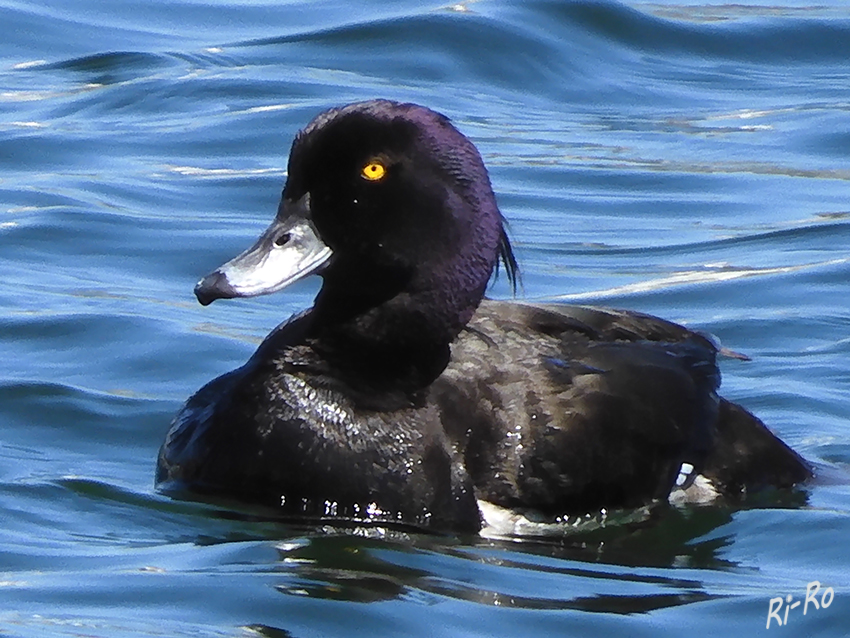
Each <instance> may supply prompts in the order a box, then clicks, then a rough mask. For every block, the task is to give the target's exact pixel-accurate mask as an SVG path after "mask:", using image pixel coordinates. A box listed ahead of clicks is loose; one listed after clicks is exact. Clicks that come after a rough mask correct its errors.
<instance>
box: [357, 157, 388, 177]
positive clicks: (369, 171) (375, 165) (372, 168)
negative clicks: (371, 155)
mask: <svg viewBox="0 0 850 638" xmlns="http://www.w3.org/2000/svg"><path fill="white" fill-rule="evenodd" d="M360 174H361V175H362V176H363V177H364V178H365V179H368V180H369V181H370V182H376V181H378V180H379V179H381V178H382V177H383V176H384V175H386V174H387V169H386V167H385V166H384V165H383V164H381V162H369V163H368V164H366V166H364V167H363V170H362V171H360Z"/></svg>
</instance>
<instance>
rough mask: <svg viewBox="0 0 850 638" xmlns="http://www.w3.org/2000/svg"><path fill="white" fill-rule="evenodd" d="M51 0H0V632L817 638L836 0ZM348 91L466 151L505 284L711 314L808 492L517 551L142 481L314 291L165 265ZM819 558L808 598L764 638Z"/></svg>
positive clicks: (220, 220) (269, 206) (845, 451)
mask: <svg viewBox="0 0 850 638" xmlns="http://www.w3.org/2000/svg"><path fill="white" fill-rule="evenodd" d="M50 4H51V5H53V6H51V7H49V8H48V7H45V6H42V3H31V2H22V1H14V0H13V1H7V2H3V3H0V23H2V24H3V25H4V27H3V38H2V41H0V54H2V60H0V358H2V361H3V365H2V368H0V423H2V430H0V432H2V433H0V512H1V513H2V520H3V525H2V529H0V569H2V571H3V573H2V575H0V635H3V636H26V637H30V636H39V637H41V636H49V637H52V636H98V637H99V636H109V637H112V636H162V635H167V636H178V635H191V636H199V635H200V636H251V635H262V636H269V637H272V636H274V637H281V636H293V637H299V638H300V637H307V636H321V635H337V636H346V637H349V636H351V637H353V636H374V635H381V636H384V635H388V636H392V635H398V636H441V635H444V636H453V637H456V636H545V635H552V636H566V635H610V636H650V635H651V636H658V635H671V636H713V635H718V636H725V635H729V632H730V631H732V632H733V633H736V634H738V633H739V634H741V635H747V636H757V635H780V634H782V635H786V636H792V635H793V636H804V635H805V636H815V635H817V636H844V635H848V629H847V626H848V619H850V575H848V574H850V570H849V569H848V567H850V549H848V545H847V538H848V534H850V480H848V476H849V475H848V466H850V444H848V427H847V414H848V407H850V398H848V393H847V385H848V381H850V357H848V354H850V286H848V275H850V254H848V249H850V205H848V201H849V200H850V181H849V180H850V114H848V111H850V92H848V86H850V66H848V63H847V60H848V59H850V9H848V8H847V7H846V5H845V3H844V2H842V1H840V0H833V1H831V2H828V1H826V0H819V1H818V2H817V3H816V4H817V6H816V7H811V6H807V0H800V2H799V3H797V4H793V5H791V4H789V5H787V6H786V5H781V6H777V3H776V2H775V0H771V1H768V0H758V1H756V0H747V1H746V3H745V4H735V5H729V4H724V3H719V2H710V1H706V2H702V3H700V2H698V1H695V2H688V1H687V0H685V1H683V2H681V3H677V4H670V3H665V2H654V3H639V2H626V3H613V2H603V3H597V2H524V3H511V2H507V1H505V0H502V1H499V0H492V1H481V2H469V3H465V4H461V5H457V6H454V7H450V6H441V5H439V4H423V3H418V2H397V3H377V2H367V3H357V4H351V3H347V2H346V3H343V2H327V3H323V4H321V5H318V4H314V3H304V2H280V1H279V0H276V1H274V2H271V1H264V0H256V1H248V0H243V1H242V2H241V3H240V2H231V3H223V2H212V1H211V0H210V1H209V2H201V1H199V0H169V1H163V2H157V3H147V2H129V1H128V2H123V3H97V2H92V1H91V0H64V1H63V2H58V3H50ZM379 96H380V97H388V98H394V99H401V100H411V101H415V102H419V103H422V104H426V105H428V106H431V107H433V108H435V109H437V110H440V111H442V112H444V113H446V114H447V115H449V116H450V117H452V118H453V119H454V121H455V122H456V124H457V125H458V126H459V127H460V128H461V129H462V130H463V131H464V132H466V133H467V134H468V135H470V136H471V137H472V139H473V140H474V141H475V142H476V144H477V145H478V146H479V148H480V149H481V151H482V153H483V154H484V157H485V161H486V162H487V163H488V165H489V167H490V169H491V173H492V178H493V182H494V184H495V188H496V191H497V193H498V195H499V201H500V204H501V206H502V209H503V211H504V213H505V214H506V215H507V217H508V218H509V219H510V222H511V230H512V235H513V238H514V241H515V244H516V247H517V252H518V256H519V259H520V261H521V264H522V267H523V284H524V292H523V294H524V296H525V297H526V298H529V299H537V298H547V299H551V298H556V297H558V298H564V299H567V300H577V301H581V302H583V303H584V302H592V303H601V304H607V305H613V306H619V307H626V308H632V309H636V310H641V311H646V312H651V313H656V314H659V315H662V316H664V317H666V318H670V319H673V320H676V321H681V322H684V323H686V324H688V325H690V326H694V327H696V328H700V329H703V330H708V331H711V332H713V333H714V334H716V335H717V336H718V337H719V338H720V339H721V340H722V341H723V343H724V344H725V345H726V346H728V347H730V348H732V349H735V350H738V351H742V352H745V353H746V354H748V355H750V356H751V357H752V361H750V362H743V361H736V360H727V361H725V362H724V363H723V371H724V389H725V395H726V396H728V397H729V398H731V399H734V400H737V401H740V402H742V403H743V404H744V405H746V406H747V407H748V408H750V409H752V410H753V411H755V412H756V413H757V414H759V415H760V416H761V417H762V418H763V419H764V420H765V421H766V422H767V423H768V424H769V425H770V426H771V427H772V428H773V429H774V430H775V431H777V432H778V433H779V434H781V435H782V437H783V438H784V439H785V440H786V441H788V442H789V443H790V444H791V445H793V446H794V447H795V448H796V449H797V450H799V451H800V452H801V453H802V454H804V455H805V456H806V457H807V458H809V459H810V460H812V461H813V462H816V463H817V464H818V465H819V467H820V468H821V470H820V474H821V478H820V480H819V481H818V482H816V483H815V484H814V485H812V486H811V487H810V488H808V489H807V490H806V491H805V492H803V493H802V494H799V495H795V496H791V497H785V498H779V499H777V498H769V497H766V498H764V499H761V500H755V501H753V502H750V503H748V505H747V507H746V508H744V509H741V510H734V509H729V508H727V507H708V508H695V509H691V510H684V511H673V512H668V513H664V514H663V515H660V516H658V517H657V518H656V519H653V520H650V521H648V522H646V523H643V524H639V525H609V526H607V527H605V528H603V529H599V530H595V531H593V530H590V531H584V532H578V533H575V534H572V535H568V536H566V537H565V538H563V539H560V540H558V541H548V542H534V541H524V542H509V541H505V542H497V541H485V540H480V539H475V538H467V537H464V538H451V537H449V538H445V537H432V536H427V535H407V536H405V535H403V534H390V535H381V534H380V533H379V532H376V531H373V533H372V534H371V535H362V534H361V535H357V534H352V533H346V532H344V531H339V530H337V531H333V530H321V529H314V528H313V529H311V528H305V527H296V526H286V525H281V524H278V523H270V522H267V521H261V520H259V521H258V520H252V519H251V518H250V517H245V516H244V515H238V514H236V513H232V512H225V511H222V510H220V509H218V508H215V507H212V506H207V505H203V504H195V503H181V502H175V501H171V500H169V499H167V498H164V497H162V496H160V495H158V494H156V493H155V492H154V491H153V485H152V483H153V471H154V464H155V457H156V452H157V449H158V446H159V444H160V442H161V441H162V438H163V436H164V434H165V431H166V429H167V427H168V423H169V420H170V418H171V416H172V415H173V414H174V413H175V412H176V410H177V409H178V407H179V406H180V404H181V402H182V401H183V400H184V399H185V398H186V397H188V396H189V395H190V394H191V393H192V392H194V391H195V390H196V389H197V388H199V387H200V386H201V385H202V384H203V383H205V382H206V381H208V380H209V379H211V378H213V377H214V376H217V375H219V374H221V373H223V372H225V371H227V370H229V369H232V368H234V367H236V366H237V365H239V364H241V363H242V362H243V361H244V360H245V359H246V358H247V357H248V355H249V354H250V353H251V352H252V350H253V348H254V347H255V346H256V344H257V343H258V342H259V340H260V339H261V338H262V337H263V336H264V335H265V334H266V333H267V332H268V331H269V330H270V329H271V328H272V327H273V326H274V325H276V324H277V323H278V322H279V321H281V320H282V319H284V318H285V317H287V316H288V315H289V314H290V313H292V312H294V311H296V310H298V309H301V308H304V307H306V306H308V305H309V304H310V301H311V299H312V296H313V294H314V293H315V291H316V282H315V281H308V282H305V283H303V284H300V285H298V286H296V287H295V288H294V289H292V290H290V291H288V292H286V293H285V294H282V295H279V296H276V297H270V298H264V299H257V300H242V301H238V302H219V303H216V304H214V305H213V306H211V307H209V308H202V307H200V306H199V305H198V304H197V303H196V302H195V301H194V299H193V297H192V286H193V284H194V282H195V281H196V280H197V279H198V278H199V277H200V276H201V275H203V274H204V273H206V272H208V271H209V270H210V269H211V268H213V267H215V266H217V265H219V264H220V263H222V262H223V261H224V260H225V259H227V258H230V257H232V256H233V255H235V254H236V253H237V252H238V251H240V250H242V249H243V248H245V247H246V246H247V245H248V244H249V243H250V242H251V241H252V240H253V238H254V237H255V236H256V234H257V233H258V232H259V230H261V229H262V228H264V227H265V226H266V224H267V223H268V221H269V220H270V219H271V216H272V215H273V212H274V210H275V207H276V205H277V199H278V196H279V192H280V188H281V186H282V184H283V181H284V178H285V167H286V155H287V152H288V148H289V144H290V142H291V139H292V136H293V135H294V133H295V131H296V130H297V129H298V128H299V127H300V126H303V125H304V124H305V123H306V122H307V121H309V120H310V119H311V118H312V117H313V116H314V115H315V114H316V113H318V112H319V111H321V110H323V109H325V108H327V107H329V106H332V105H339V104H342V103H347V102H350V101H354V100H358V99H366V98H372V97H379ZM492 294H493V295H495V296H507V295H508V290H507V287H506V284H505V281H504V278H502V279H501V280H500V281H499V282H497V283H496V285H495V286H494V288H493V291H492ZM815 580H817V581H819V582H820V583H821V593H819V594H818V597H819V598H820V596H821V595H822V592H823V590H824V588H826V587H831V588H832V590H833V592H834V599H833V600H832V602H831V604H830V605H829V607H828V608H825V609H824V608H822V609H814V607H813V606H812V605H811V604H810V605H809V606H808V608H807V613H806V615H805V616H803V614H802V606H799V607H796V608H795V609H793V610H790V612H789V616H788V624H787V626H783V627H779V626H778V625H777V623H776V620H775V619H774V620H773V621H772V625H771V627H770V628H769V629H767V628H766V621H767V618H768V611H769V604H770V600H771V599H772V598H776V597H779V596H786V595H792V597H793V600H794V601H802V600H804V598H805V592H806V586H807V584H808V583H809V582H811V581H815ZM821 600H823V599H822V598H821ZM783 616H784V608H783V609H782V610H781V611H780V613H779V614H778V617H779V618H782V617H783Z"/></svg>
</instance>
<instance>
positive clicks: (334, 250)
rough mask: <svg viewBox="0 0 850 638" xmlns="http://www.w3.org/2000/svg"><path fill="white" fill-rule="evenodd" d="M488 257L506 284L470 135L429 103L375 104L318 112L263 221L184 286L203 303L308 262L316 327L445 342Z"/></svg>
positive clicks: (373, 337)
mask: <svg viewBox="0 0 850 638" xmlns="http://www.w3.org/2000/svg"><path fill="white" fill-rule="evenodd" d="M500 256H501V257H502V259H503V261H504V262H505V265H506V269H507V272H508V277H509V278H510V279H511V281H512V282H513V279H514V276H515V268H516V263H515V261H514V259H513V255H512V254H511V249H510V245H509V243H508V240H507V237H506V235H505V232H504V229H503V220H502V216H501V214H500V213H499V209H498V207H497V205H496V199H495V197H494V195H493V190H492V188H491V186H490V180H489V178H488V175H487V170H486V169H485V167H484V163H483V162H482V160H481V156H480V155H479V153H478V151H477V150H476V148H475V146H474V145H473V144H472V142H470V141H469V140H468V139H467V138H466V137H465V136H464V135H463V134H461V133H460V132H459V131H458V130H457V129H456V128H454V126H452V124H451V123H450V122H449V120H448V119H447V118H446V117H444V116H442V115H440V114H438V113H435V112H434V111H431V110H429V109H427V108H424V107H421V106H417V105H415V104H399V103H396V102H390V101H386V100H375V101H370V102H361V103H357V104H351V105H348V106H345V107H342V108H338V109H332V110H329V111H326V112H325V113H322V114H321V115H319V116H318V117H316V118H315V119H314V120H313V121H312V122H311V123H310V124H309V125H308V126H307V127H306V128H305V129H304V130H303V131H301V132H300V133H299V134H298V135H297V137H296V138H295V141H294V142H293V144H292V150H291V152H290V156H289V174H288V179H287V183H286V187H285V188H284V191H283V197H282V199H281V203H280V207H279V208H278V212H277V216H276V217H275V220H274V222H273V223H272V225H271V226H270V227H269V228H268V229H267V230H266V231H265V233H263V235H262V236H261V237H260V239H259V240H258V241H257V243H256V244H255V245H254V246H253V247H252V248H250V249H249V250H247V251H246V252H245V253H243V254H241V255H239V256H238V257H236V258H235V259H233V260H232V261H230V262H228V263H227V264H225V265H224V266H222V267H220V268H219V269H217V270H216V271H214V272H213V273H211V274H210V275H208V276H207V277H205V278H204V279H203V280H202V281H200V282H199V283H198V285H197V286H196V288H195V294H196V295H197V297H198V300H199V301H200V302H201V303H202V304H205V305H206V304H208V303H210V302H212V301H214V300H215V299H220V298H232V297H248V296H254V295H262V294H267V293H271V292H275V291H277V290H280V289H282V288H284V287H285V286H287V285H288V284H290V283H292V282H294V281H296V280H298V279H300V278H302V277H305V276H306V275H308V274H311V273H316V272H317V273H319V274H320V275H321V276H322V277H323V279H324V283H323V286H322V290H321V292H320V293H319V295H318V297H317V299H316V306H315V308H314V315H316V317H317V321H319V322H320V323H321V324H322V325H328V326H331V325H333V326H344V325H348V326H349V328H347V329H351V330H354V331H355V332H358V333H360V336H361V337H363V338H366V339H367V340H368V341H374V342H376V343H382V344H384V345H388V346H396V345H398V346H404V345H405V344H406V343H407V342H409V341H411V340H412V341H416V342H418V341H419V340H422V339H424V340H427V341H435V342H442V343H445V344H448V343H449V342H450V341H451V340H452V339H454V337H455V336H456V335H457V333H458V332H459V331H460V330H461V329H462V328H463V326H464V325H465V324H466V322H467V321H468V320H469V319H470V317H471V316H472V313H473V312H474V310H475V308H476V307H477V306H478V303H479V302H480V300H481V298H482V297H483V295H484V290H485V288H486V286H487V282H488V281H489V279H490V277H491V275H492V273H493V270H494V268H495V267H496V264H497V262H498V259H499V257H500ZM343 330H345V329H343Z"/></svg>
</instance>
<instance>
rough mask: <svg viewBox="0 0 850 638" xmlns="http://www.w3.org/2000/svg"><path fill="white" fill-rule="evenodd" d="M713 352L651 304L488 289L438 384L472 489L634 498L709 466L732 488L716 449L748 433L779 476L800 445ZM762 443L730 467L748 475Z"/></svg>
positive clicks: (590, 506) (583, 505)
mask: <svg viewBox="0 0 850 638" xmlns="http://www.w3.org/2000/svg"><path fill="white" fill-rule="evenodd" d="M717 352H718V349H717V346H716V345H715V343H714V342H713V341H712V340H711V339H710V338H709V337H707V336H704V335H701V334H698V333H695V332H693V331H690V330H688V329H687V328H684V327H683V326H679V325H677V324H674V323H671V322H667V321H664V320H662V319H658V318H656V317H652V316H649V315H642V314H639V313H629V312H622V311H614V310H607V309H597V308H591V307H586V306H531V305H523V304H511V303H504V302H490V301H486V302H484V303H483V304H482V306H481V308H480V309H479V311H478V313H477V314H476V316H475V317H474V318H473V320H472V322H471V323H470V326H469V329H468V330H467V331H466V332H465V333H464V334H463V335H462V336H461V338H460V339H459V340H458V341H457V342H456V344H455V345H454V347H453V356H452V363H451V364H450V366H449V368H448V369H447V370H446V373H445V374H444V375H443V377H442V378H441V380H440V383H441V384H442V385H441V386H440V391H439V392H438V394H439V395H440V396H441V397H442V402H443V405H444V415H445V417H444V418H445V420H446V421H447V423H446V428H447V431H449V432H450V435H451V436H452V437H453V438H454V440H455V441H456V445H457V447H458V449H459V450H460V451H461V452H462V453H463V454H464V457H465V460H466V464H467V467H468V469H469V471H470V473H471V474H472V476H473V480H474V482H475V484H476V487H477V489H479V491H480V498H483V499H485V500H490V501H493V502H495V503H496V504H499V505H502V506H507V507H534V508H536V509H540V510H542V511H544V512H549V513H577V512H586V511H592V510H594V509H598V508H602V507H631V506H635V505H639V504H643V503H646V502H650V501H652V500H656V499H666V498H667V497H668V495H669V494H670V491H671V490H672V489H673V488H674V487H675V486H676V485H677V482H678V483H681V482H683V481H690V480H692V477H693V476H696V474H697V473H698V472H699V471H700V470H701V469H702V468H708V467H711V468H714V469H716V471H715V472H714V475H713V476H714V479H715V480H717V481H718V483H720V484H721V485H723V486H725V485H728V486H730V488H731V486H732V485H733V484H734V483H735V481H736V480H739V479H735V480H732V479H731V478H730V477H729V476H728V474H729V473H728V471H727V467H726V466H724V464H723V462H722V461H724V460H726V459H727V455H725V454H724V453H723V451H722V450H724V449H725V448H726V447H728V446H731V447H733V448H734V447H735V446H740V445H741V444H744V445H749V444H750V442H753V443H756V442H757V443H758V444H759V445H761V446H762V448H764V447H766V448H768V449H769V450H771V451H772V458H774V460H775V459H777V458H778V459H779V461H780V462H781V463H784V464H785V465H786V466H787V468H786V471H784V472H778V473H776V476H777V477H778V476H797V475H798V474H799V472H795V471H794V468H797V467H802V468H803V469H805V465H804V464H803V465H802V466H800V465H799V463H800V461H801V460H799V461H798V459H799V457H796V455H793V452H791V454H792V455H793V456H788V454H785V455H783V453H782V452H783V451H785V450H788V448H787V446H785V445H784V444H782V443H781V441H779V440H778V439H776V438H775V437H774V436H773V435H772V434H770V433H769V431H767V430H766V428H764V426H763V424H761V422H760V421H758V419H756V418H755V417H752V415H749V413H747V412H746V411H744V410H742V409H740V408H738V409H732V407H735V408H737V406H733V404H729V403H728V402H725V401H723V400H722V399H720V398H719V397H718V396H717V393H716V390H717V387H718V385H719V383H720V375H719V371H718V369H717V365H716V355H717ZM451 405H454V406H458V407H455V408H454V409H452V408H451ZM461 406H474V408H471V409H466V410H464V409H463V408H462V407H461ZM733 417H734V418H733ZM753 433H754V434H753ZM759 449H761V448H758V447H757V446H754V447H753V448H752V450H751V451H750V452H748V453H743V454H738V456H737V459H738V460H737V462H735V463H733V464H731V465H730V466H729V467H730V468H731V467H734V468H735V476H736V477H741V478H742V479H746V481H747V482H752V480H754V478H755V477H756V475H757V471H756V465H757V464H758V463H759V462H760V461H761V460H762V459H763V455H762V453H761V452H760V451H759ZM780 450H781V451H780ZM788 452H790V450H788ZM709 461H711V465H710V466H709V465H708V463H709ZM683 464H684V467H686V468H688V467H690V469H691V470H692V471H691V472H685V476H684V477H683V476H682V473H681V472H680V470H681V469H682V468H683ZM685 487H687V485H685Z"/></svg>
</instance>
